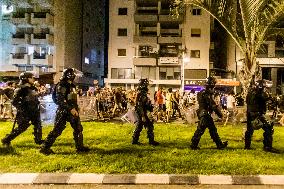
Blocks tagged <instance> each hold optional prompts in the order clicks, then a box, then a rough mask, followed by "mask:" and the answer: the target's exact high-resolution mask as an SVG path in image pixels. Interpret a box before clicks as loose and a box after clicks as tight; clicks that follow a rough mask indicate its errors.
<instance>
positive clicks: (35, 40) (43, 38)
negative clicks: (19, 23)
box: [31, 34, 53, 45]
mask: <svg viewBox="0 0 284 189" xmlns="http://www.w3.org/2000/svg"><path fill="white" fill-rule="evenodd" d="M31 44H35V45H44V44H50V45H53V35H51V34H31Z"/></svg>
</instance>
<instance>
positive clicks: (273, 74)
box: [271, 68, 277, 94]
mask: <svg viewBox="0 0 284 189" xmlns="http://www.w3.org/2000/svg"><path fill="white" fill-rule="evenodd" d="M271 80H272V82H273V85H272V89H271V92H272V94H276V87H277V68H271Z"/></svg>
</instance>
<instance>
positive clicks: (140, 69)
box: [135, 66, 156, 79]
mask: <svg viewBox="0 0 284 189" xmlns="http://www.w3.org/2000/svg"><path fill="white" fill-rule="evenodd" d="M141 78H148V79H156V67H150V66H137V67H135V79H141Z"/></svg>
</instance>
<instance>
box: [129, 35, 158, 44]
mask: <svg viewBox="0 0 284 189" xmlns="http://www.w3.org/2000/svg"><path fill="white" fill-rule="evenodd" d="M133 42H134V43H138V44H139V43H142V44H157V37H156V36H153V37H148V36H147V37H146V36H133Z"/></svg>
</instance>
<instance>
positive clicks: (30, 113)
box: [1, 72, 43, 146]
mask: <svg viewBox="0 0 284 189" xmlns="http://www.w3.org/2000/svg"><path fill="white" fill-rule="evenodd" d="M19 79H20V83H19V88H17V89H16V90H15V92H14V98H13V100H12V105H13V106H15V107H16V109H17V115H16V118H15V122H14V125H13V129H12V132H11V133H10V134H8V135H6V137H5V138H3V139H2V140H1V141H2V143H3V145H5V146H9V145H10V143H11V141H12V140H13V139H15V138H16V137H17V136H18V135H20V134H21V133H23V132H24V131H26V130H27V129H28V127H29V126H30V122H31V123H32V124H33V125H34V132H33V134H34V141H35V143H36V144H42V142H43V141H42V125H41V119H40V109H39V100H38V94H37V89H36V87H35V86H34V85H33V84H34V82H35V79H34V75H33V74H32V73H30V72H23V73H21V74H20V76H19ZM16 123H17V124H18V127H16V128H14V126H15V124H16Z"/></svg>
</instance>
